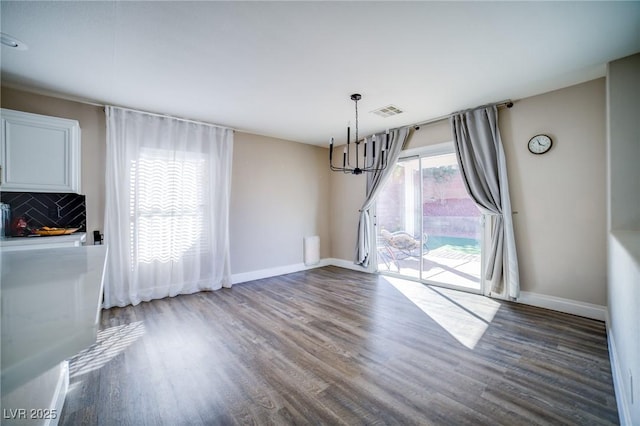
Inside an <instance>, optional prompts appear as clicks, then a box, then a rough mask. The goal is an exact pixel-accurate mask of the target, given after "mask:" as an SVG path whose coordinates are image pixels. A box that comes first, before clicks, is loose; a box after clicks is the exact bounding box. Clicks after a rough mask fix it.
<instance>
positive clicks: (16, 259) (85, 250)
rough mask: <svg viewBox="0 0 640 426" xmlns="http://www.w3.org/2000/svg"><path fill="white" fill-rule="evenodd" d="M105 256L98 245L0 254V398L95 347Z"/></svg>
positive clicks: (105, 251) (105, 252)
mask: <svg viewBox="0 0 640 426" xmlns="http://www.w3.org/2000/svg"><path fill="white" fill-rule="evenodd" d="M47 238H54V237H47ZM106 254H107V246H100V245H98V246H85V247H70V248H49V249H41V250H40V249H34V250H27V251H13V252H0V257H1V258H2V262H1V263H2V281H1V285H0V291H1V295H2V327H1V328H2V363H1V364H2V373H1V383H2V394H3V395H4V394H5V393H7V392H10V391H11V390H13V389H15V388H17V387H18V386H21V385H23V384H25V383H27V382H28V381H29V380H31V379H33V378H35V377H37V376H38V375H40V374H42V373H44V372H45V371H47V370H49V369H50V368H52V367H54V366H55V365H57V364H59V363H60V362H62V361H64V360H65V359H67V358H70V357H71V356H73V355H75V354H77V353H78V352H80V351H81V350H83V349H85V348H86V347H88V346H90V345H92V344H93V343H95V341H96V335H97V331H98V326H99V318H100V309H101V304H102V288H103V275H104V266H105V259H106Z"/></svg>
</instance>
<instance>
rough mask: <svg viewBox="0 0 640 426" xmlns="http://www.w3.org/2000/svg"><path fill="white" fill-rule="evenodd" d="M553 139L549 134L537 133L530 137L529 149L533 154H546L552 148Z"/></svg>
mask: <svg viewBox="0 0 640 426" xmlns="http://www.w3.org/2000/svg"><path fill="white" fill-rule="evenodd" d="M551 145H553V141H552V140H551V138H550V137H549V136H547V135H535V136H534V137H532V138H531V139H529V144H528V145H527V146H528V147H529V151H530V152H531V153H533V154H544V153H545V152H547V151H549V150H550V149H551Z"/></svg>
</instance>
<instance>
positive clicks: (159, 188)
mask: <svg viewBox="0 0 640 426" xmlns="http://www.w3.org/2000/svg"><path fill="white" fill-rule="evenodd" d="M179 154H180V157H182V158H180V159H177V158H176V155H175V152H174V151H165V150H159V149H144V150H142V152H141V154H140V158H139V159H138V160H133V161H132V162H131V172H130V173H131V176H130V183H131V188H130V197H129V208H130V212H131V222H130V229H131V232H130V235H131V257H132V259H136V260H137V262H139V263H152V262H162V263H167V262H176V261H179V260H180V259H182V258H183V257H184V256H189V255H191V256H194V255H195V254H196V253H198V254H199V253H200V252H201V251H202V250H206V247H207V246H208V242H207V239H206V236H207V233H205V232H204V223H203V221H204V219H203V218H204V217H205V209H206V208H207V205H206V202H205V200H206V199H207V198H208V197H207V196H206V191H207V190H208V185H207V179H206V176H205V170H206V169H207V168H206V160H205V159H204V158H203V156H202V155H198V154H196V153H188V152H180V153H179Z"/></svg>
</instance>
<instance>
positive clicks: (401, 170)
mask: <svg viewBox="0 0 640 426" xmlns="http://www.w3.org/2000/svg"><path fill="white" fill-rule="evenodd" d="M376 215H377V225H378V226H377V228H376V232H377V241H376V243H377V247H378V253H377V254H378V270H379V271H381V272H396V273H400V274H402V275H406V276H410V277H414V278H420V256H421V254H422V241H421V233H422V228H421V221H422V213H421V208H420V160H419V159H413V160H405V161H400V162H399V163H398V164H397V165H396V167H395V170H394V171H393V175H392V176H391V178H390V179H389V181H387V183H386V185H385V188H384V190H383V191H382V193H381V194H380V195H379V196H378V200H377V201H376Z"/></svg>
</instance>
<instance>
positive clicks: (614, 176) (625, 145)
mask: <svg viewBox="0 0 640 426" xmlns="http://www.w3.org/2000/svg"><path fill="white" fill-rule="evenodd" d="M607 110H608V140H607V145H608V163H609V164H608V165H609V170H608V171H609V179H608V194H607V198H608V206H609V209H608V210H609V211H608V230H609V238H608V243H609V247H608V251H609V252H608V296H609V305H608V309H609V321H608V327H609V345H610V348H611V353H610V355H611V361H612V362H611V365H612V369H613V373H614V383H615V388H616V397H617V401H618V411H619V413H620V418H621V424H625V425H626V424H629V425H631V424H640V166H639V165H638V164H639V162H640V54H636V55H634V56H630V57H627V58H623V59H620V60H618V61H615V62H611V63H610V64H609V66H608V69H607ZM632 382H633V383H632Z"/></svg>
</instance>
